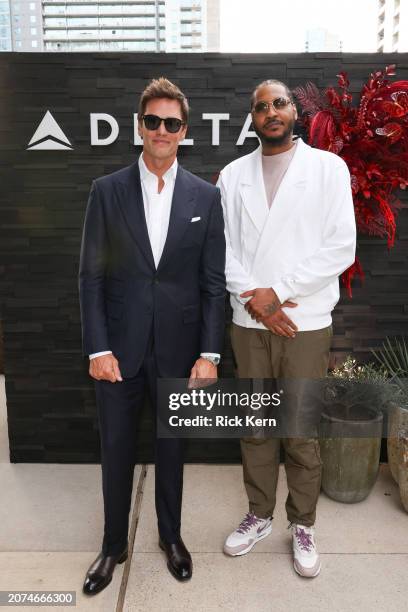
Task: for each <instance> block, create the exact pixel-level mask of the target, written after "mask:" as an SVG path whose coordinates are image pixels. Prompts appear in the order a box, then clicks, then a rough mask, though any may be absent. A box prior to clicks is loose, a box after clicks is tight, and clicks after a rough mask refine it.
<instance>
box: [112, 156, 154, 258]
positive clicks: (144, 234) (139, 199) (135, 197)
mask: <svg viewBox="0 0 408 612" xmlns="http://www.w3.org/2000/svg"><path fill="white" fill-rule="evenodd" d="M121 184H122V188H123V190H124V193H123V197H122V198H119V205H120V208H121V211H122V213H123V216H124V218H125V220H126V223H127V226H128V228H129V231H130V233H131V235H132V237H133V238H134V240H135V241H136V243H137V245H138V247H139V249H140V250H141V251H142V253H143V255H144V256H145V258H146V260H147V262H148V264H149V265H150V267H152V268H153V269H155V268H156V266H155V264H154V259H153V252H152V248H151V246H150V240H149V234H148V231H147V224H146V216H145V211H144V204H143V194H142V186H141V183H140V172H139V165H138V162H135V163H134V164H132V166H130V180H129V181H126V183H121Z"/></svg>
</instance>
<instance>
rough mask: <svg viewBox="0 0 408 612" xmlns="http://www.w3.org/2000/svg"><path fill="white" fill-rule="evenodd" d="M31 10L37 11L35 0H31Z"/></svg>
mask: <svg viewBox="0 0 408 612" xmlns="http://www.w3.org/2000/svg"><path fill="white" fill-rule="evenodd" d="M30 11H35V2H30Z"/></svg>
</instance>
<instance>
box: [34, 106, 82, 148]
mask: <svg viewBox="0 0 408 612" xmlns="http://www.w3.org/2000/svg"><path fill="white" fill-rule="evenodd" d="M34 150H36V151H38V150H42V151H56V150H68V151H72V145H71V143H70V142H69V140H68V138H67V137H66V136H65V134H64V132H63V131H62V130H61V128H60V126H59V125H58V123H57V122H56V121H55V119H54V117H53V116H52V115H51V113H50V111H49V110H47V112H46V113H45V115H44V117H43V119H42V121H41V123H40V125H39V126H38V128H37V129H36V131H35V133H34V136H33V137H32V138H31V140H30V142H29V143H28V147H27V151H34Z"/></svg>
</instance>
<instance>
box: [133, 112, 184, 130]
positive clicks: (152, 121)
mask: <svg viewBox="0 0 408 612" xmlns="http://www.w3.org/2000/svg"><path fill="white" fill-rule="evenodd" d="M142 119H143V121H144V124H145V126H146V129H147V130H157V129H158V128H159V126H160V124H161V122H162V121H163V123H164V127H165V128H166V130H167V131H168V132H170V134H176V133H177V132H179V131H180V128H181V126H182V125H186V124H185V121H182V120H181V119H177V117H166V118H165V119H163V117H158V116H157V115H143V117H142Z"/></svg>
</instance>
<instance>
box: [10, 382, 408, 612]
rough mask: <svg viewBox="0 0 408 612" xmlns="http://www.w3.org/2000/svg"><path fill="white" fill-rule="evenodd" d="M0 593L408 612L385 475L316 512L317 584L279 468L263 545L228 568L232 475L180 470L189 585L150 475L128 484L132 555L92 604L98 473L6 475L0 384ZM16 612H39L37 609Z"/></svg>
mask: <svg viewBox="0 0 408 612" xmlns="http://www.w3.org/2000/svg"><path fill="white" fill-rule="evenodd" d="M0 483H1V491H2V498H1V499H2V503H1V504H0V590H37V591H38V590H53V591H58V590H64V591H76V597H77V605H76V607H75V608H73V607H59V608H58V609H60V610H67V611H68V610H73V609H75V610H78V611H80V612H82V611H84V612H85V611H88V610H93V611H96V612H105V611H106V612H115V611H117V612H120V611H122V610H124V611H126V612H139V611H140V612H142V611H143V612H159V610H160V611H161V610H165V611H166V612H167V611H168V612H172V611H176V610H180V609H182V610H183V612H190V611H194V612H196V611H197V612H198V611H200V612H201V611H203V612H204V611H205V612H211V611H213V610H214V611H215V610H225V611H231V612H232V611H234V612H235V611H236V610H240V611H242V612H264V611H265V612H266V611H271V612H272V611H274V612H280V611H285V612H292V611H293V612H295V611H298V610H301V611H302V612H309V611H312V610H313V611H314V612H316V611H320V610H322V611H323V610H324V611H326V610H331V611H333V612H337V611H338V612H354V611H356V612H357V611H358V612H361V611H365V610H370V611H371V610H373V611H375V612H394V611H395V610H401V611H402V610H407V609H408V605H407V571H408V515H407V514H406V513H405V512H404V510H403V509H402V506H401V503H400V500H399V493H398V488H397V486H396V484H395V483H394V481H393V480H392V478H391V476H390V473H389V470H388V466H387V465H382V466H381V469H380V473H379V477H378V480H377V483H376V485H375V488H374V490H373V491H372V493H371V494H370V496H369V497H368V499H367V500H365V501H364V502H361V503H359V504H351V505H344V504H340V503H337V502H334V501H332V500H330V499H329V498H327V497H326V496H325V495H324V494H323V493H322V494H321V498H320V501H319V507H318V520H317V523H316V533H317V543H318V547H319V550H320V552H321V556H322V571H321V574H320V576H319V577H318V578H316V579H315V580H307V579H303V578H301V577H299V576H298V575H297V574H295V572H294V570H293V567H292V559H291V553H290V538H289V532H288V530H287V529H286V528H287V521H286V518H285V513H284V503H285V497H286V482H285V473H284V470H283V469H282V472H281V477H280V479H279V486H278V496H277V499H278V502H277V511H276V513H275V519H274V521H273V531H272V535H271V536H270V537H268V538H266V539H265V540H263V541H262V542H259V543H258V544H257V546H256V547H255V548H254V549H253V550H252V552H251V553H250V554H248V555H246V556H243V557H237V558H234V559H231V558H228V557H226V556H225V555H224V554H223V553H222V544H223V541H224V538H225V537H226V535H228V533H229V532H230V531H231V530H232V528H234V527H235V526H236V524H237V523H238V522H239V521H240V520H241V518H242V516H243V514H244V513H245V511H246V497H245V492H244V488H243V484H242V479H241V467H240V466H235V465H234V466H217V465H211V466H208V465H188V466H186V468H185V487H184V504H183V539H184V541H185V543H186V544H187V546H188V548H189V549H190V551H191V553H192V556H193V562H194V576H193V579H192V580H191V581H190V582H189V583H186V584H180V583H178V582H177V581H176V580H174V578H172V576H170V574H169V573H168V571H167V569H166V566H165V560H164V556H163V553H162V552H161V551H160V550H159V548H158V546H157V533H156V518H155V513H154V503H153V501H154V496H153V493H154V486H153V485H154V467H153V466H146V467H144V466H138V468H137V470H136V473H135V486H134V500H133V508H132V524H131V532H130V535H131V538H130V539H131V542H132V543H133V554H132V555H131V557H130V558H129V560H128V562H127V563H126V564H124V565H121V566H118V568H117V569H116V570H115V574H114V579H113V581H112V583H111V585H110V586H109V587H108V588H107V589H105V590H104V591H103V592H102V593H100V594H99V595H97V596H96V597H94V598H86V597H84V596H83V595H82V592H81V588H82V582H83V578H84V575H85V572H86V570H87V567H88V566H89V564H90V563H91V562H92V561H93V559H94V558H95V557H96V555H97V554H98V551H99V546H100V538H101V533H102V498H101V490H100V489H101V487H100V467H99V466H93V465H38V464H10V463H9V462H8V440H7V430H6V412H5V397H4V380H3V379H1V380H0ZM24 609H25V610H31V609H32V610H33V611H39V610H48V609H50V608H47V607H42V606H40V607H39V606H36V607H32V608H31V607H24Z"/></svg>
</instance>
